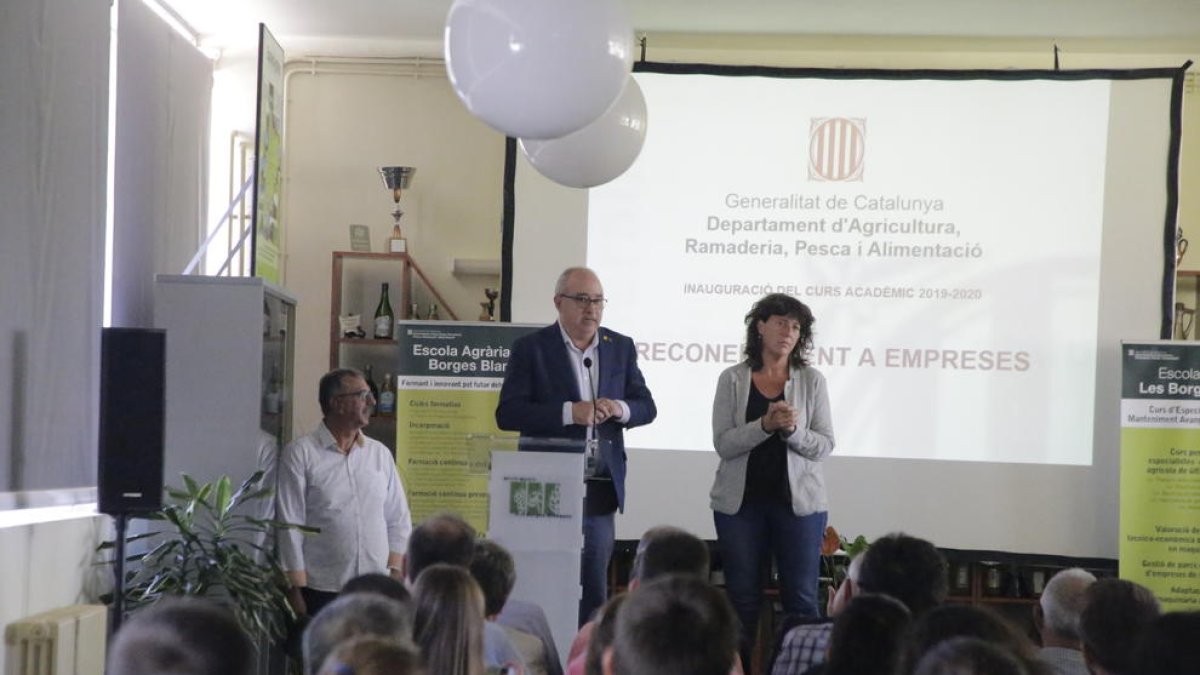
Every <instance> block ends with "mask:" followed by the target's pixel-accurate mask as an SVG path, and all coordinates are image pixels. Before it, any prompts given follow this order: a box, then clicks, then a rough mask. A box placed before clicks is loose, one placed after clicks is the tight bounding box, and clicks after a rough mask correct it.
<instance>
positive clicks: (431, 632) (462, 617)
mask: <svg viewBox="0 0 1200 675" xmlns="http://www.w3.org/2000/svg"><path fill="white" fill-rule="evenodd" d="M413 597H414V598H415V599H416V602H417V613H416V623H415V626H414V635H415V636H416V641H417V644H418V645H419V646H420V647H421V653H422V654H423V655H424V657H425V665H426V667H428V668H429V672H430V673H436V674H437V675H481V674H482V673H483V671H484V660H483V621H484V619H483V591H481V590H480V589H479V584H477V583H475V579H474V578H472V577H471V573H470V572H468V571H467V568H466V567H465V566H459V565H448V564H445V563H436V564H433V565H430V566H429V567H426V568H425V569H424V570H423V571H422V572H421V574H420V575H419V576H417V582H416V584H415V585H414V586H413Z"/></svg>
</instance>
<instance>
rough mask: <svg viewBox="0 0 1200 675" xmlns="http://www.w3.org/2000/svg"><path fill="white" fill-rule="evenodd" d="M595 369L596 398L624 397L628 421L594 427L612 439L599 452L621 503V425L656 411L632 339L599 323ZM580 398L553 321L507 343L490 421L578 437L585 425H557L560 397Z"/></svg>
mask: <svg viewBox="0 0 1200 675" xmlns="http://www.w3.org/2000/svg"><path fill="white" fill-rule="evenodd" d="M597 349H598V351H599V356H598V358H599V361H600V364H599V368H600V374H599V377H597V381H596V396H597V398H610V399H614V400H621V401H625V403H626V405H628V406H629V422H627V423H625V424H621V423H620V422H617V421H615V420H609V421H607V422H604V423H603V424H601V425H599V426H598V427H596V435H597V437H598V438H599V439H600V440H602V441H603V440H608V441H611V442H612V455H611V456H609V457H605V461H606V462H607V464H608V468H609V470H610V471H611V473H612V479H613V484H614V487H615V488H616V491H617V505H618V506H619V507H620V508H621V510H624V509H625V436H624V433H623V432H624V429H625V428H626V427H636V426H639V425H642V424H649V423H650V422H653V421H654V417H655V416H656V415H658V408H657V407H655V405H654V398H653V397H652V396H651V395H650V389H648V388H647V387H646V379H645V378H644V377H642V371H641V370H639V369H638V366H637V350H636V348H635V347H634V344H633V340H631V339H629V338H628V337H626V336H624V335H621V334H620V333H617V332H615V331H611V330H609V329H607V328H604V327H601V328H600V342H599V345H598V347H597ZM579 400H581V398H580V396H579V384H578V382H576V379H575V372H574V369H573V368H572V367H571V360H570V358H569V357H568V356H567V346H566V345H565V344H563V337H562V331H561V329H560V328H559V327H558V324H557V323H553V324H550V325H549V326H546V327H545V328H542V329H540V330H538V331H536V332H534V333H530V334H529V335H525V336H523V337H520V338H518V339H517V340H516V342H514V343H513V346H512V354H511V355H510V356H509V359H508V366H507V369H506V370H505V373H504V385H503V386H502V387H501V388H500V403H499V404H498V405H497V406H496V425H497V426H499V427H500V428H501V429H504V430H506V431H517V432H520V434H521V435H522V436H533V437H538V438H570V439H579V440H583V439H585V438H586V437H587V427H586V426H584V425H581V424H570V425H567V426H563V423H562V415H563V413H562V408H563V403H564V402H566V401H571V402H572V403H574V402H576V401H579Z"/></svg>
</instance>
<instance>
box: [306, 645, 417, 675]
mask: <svg viewBox="0 0 1200 675" xmlns="http://www.w3.org/2000/svg"><path fill="white" fill-rule="evenodd" d="M426 673H427V671H426V670H425V663H424V661H423V660H422V659H421V652H420V651H419V650H418V649H417V647H416V645H414V644H413V643H412V642H411V641H409V640H405V641H397V640H389V639H386V638H378V637H369V636H363V637H357V638H352V639H350V640H347V641H345V642H342V643H341V644H339V645H338V646H337V647H336V648H335V649H334V650H333V653H332V654H330V655H329V658H327V659H325V664H324V665H322V666H321V669H320V670H319V671H317V675H426Z"/></svg>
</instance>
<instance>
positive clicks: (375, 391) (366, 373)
mask: <svg viewBox="0 0 1200 675" xmlns="http://www.w3.org/2000/svg"><path fill="white" fill-rule="evenodd" d="M363 379H364V380H366V381H367V388H369V389H370V390H371V398H373V399H375V401H376V402H378V401H379V385H377V384H375V377H374V376H373V375H372V374H371V364H369V363H368V364H367V365H366V367H364V368H363Z"/></svg>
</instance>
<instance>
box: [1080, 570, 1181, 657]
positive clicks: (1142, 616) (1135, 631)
mask: <svg viewBox="0 0 1200 675" xmlns="http://www.w3.org/2000/svg"><path fill="white" fill-rule="evenodd" d="M1084 596H1085V597H1084V605H1083V613H1082V614H1080V615H1079V632H1080V637H1081V638H1082V640H1081V642H1082V643H1083V650H1084V653H1085V654H1086V655H1087V656H1089V657H1090V658H1091V660H1092V661H1094V662H1096V663H1097V664H1099V665H1100V666H1102V667H1103V668H1104V669H1105V670H1107V671H1108V672H1110V673H1114V675H1133V673H1134V667H1133V652H1134V648H1135V646H1136V645H1137V641H1138V639H1139V638H1140V637H1141V635H1142V633H1143V632H1144V631H1145V629H1146V627H1147V626H1149V625H1150V624H1151V622H1153V621H1154V620H1155V619H1156V618H1158V616H1159V614H1161V610H1160V609H1159V606H1158V600H1156V599H1155V598H1154V594H1153V593H1151V592H1150V589H1148V588H1146V587H1145V586H1142V585H1140V584H1135V583H1134V582H1132V581H1127V580H1125V579H1100V580H1098V581H1097V582H1096V583H1094V584H1092V585H1091V586H1088V589H1087V592H1086V593H1084Z"/></svg>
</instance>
